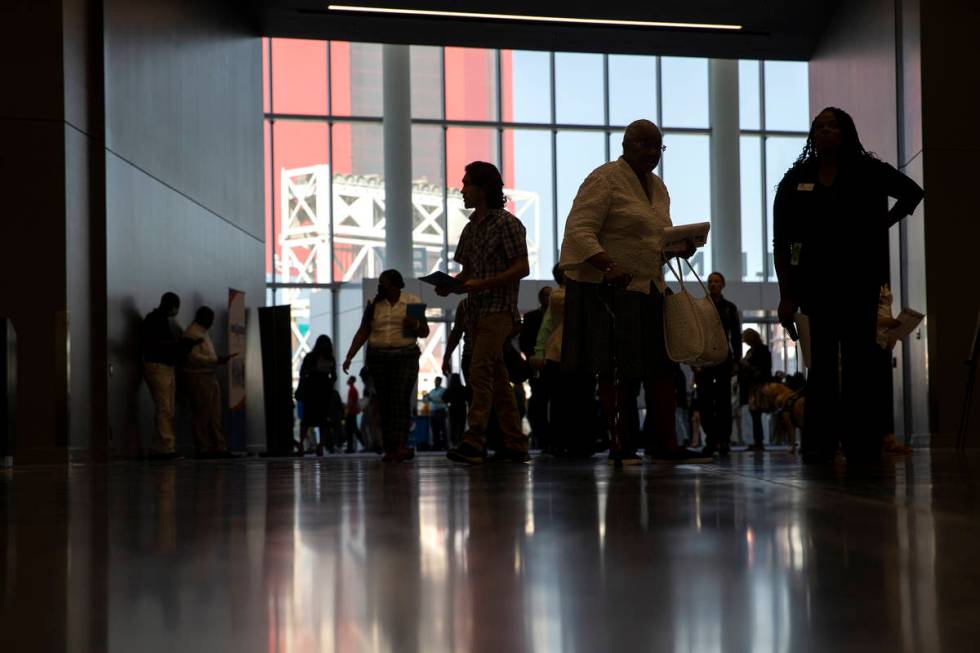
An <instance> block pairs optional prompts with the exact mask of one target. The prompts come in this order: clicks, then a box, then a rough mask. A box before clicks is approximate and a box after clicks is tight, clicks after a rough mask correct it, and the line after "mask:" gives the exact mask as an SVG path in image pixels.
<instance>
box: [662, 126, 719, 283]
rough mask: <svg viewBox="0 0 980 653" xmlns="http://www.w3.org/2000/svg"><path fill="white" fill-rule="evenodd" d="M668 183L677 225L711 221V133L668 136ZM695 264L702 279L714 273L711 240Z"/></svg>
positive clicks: (669, 134) (664, 164)
mask: <svg viewBox="0 0 980 653" xmlns="http://www.w3.org/2000/svg"><path fill="white" fill-rule="evenodd" d="M664 143H665V144H667V148H668V149H667V151H666V152H664V158H663V166H664V168H663V169H664V183H666V184H667V191H668V192H669V193H670V217H671V221H672V222H673V223H674V224H675V225H681V224H690V223H692V222H705V221H710V220H711V147H710V140H709V137H708V136H707V135H702V134H671V133H669V132H668V133H667V134H666V135H665V136H664ZM691 264H692V265H693V266H694V268H695V269H696V270H697V272H698V274H699V275H701V278H702V279H703V278H704V275H705V274H707V273H709V272H711V239H710V238H709V239H708V244H707V246H705V247H704V248H702V249H701V250H700V251H698V253H697V254H695V255H694V257H692V258H691Z"/></svg>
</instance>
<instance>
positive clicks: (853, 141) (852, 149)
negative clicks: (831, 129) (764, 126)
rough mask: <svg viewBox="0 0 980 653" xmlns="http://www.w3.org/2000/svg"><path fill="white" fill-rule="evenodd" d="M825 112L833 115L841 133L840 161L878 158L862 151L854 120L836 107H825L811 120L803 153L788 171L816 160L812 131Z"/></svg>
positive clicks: (864, 150)
mask: <svg viewBox="0 0 980 653" xmlns="http://www.w3.org/2000/svg"><path fill="white" fill-rule="evenodd" d="M827 111H830V112H831V113H832V114H834V118H836V119H837V127H838V128H839V129H840V132H841V159H842V160H844V161H854V160H860V159H877V158H878V157H877V156H876V155H875V153H874V152H869V151H868V150H866V149H864V145H862V144H861V139H860V138H859V137H858V133H857V127H856V126H855V125H854V119H853V118H851V115H850V114H849V113H847V112H846V111H844V110H843V109H840V108H838V107H826V108H824V109H822V110H821V111H820V113H818V114H817V116H816V117H815V118H814V119H813V122H811V123H810V132H809V133H808V134H807V137H806V145H804V146H803V151H802V152H800V156H799V157H797V159H796V162H795V163H794V164H793V166H792V167H791V168H790V170H796V169H797V168H799V167H800V166H803V165H805V164H807V163H810V162H811V161H814V160H816V158H817V151H816V149H815V148H814V147H813V131H814V128H815V127H816V124H817V118H819V117H820V116H821V115H822V114H823V113H824V112H827Z"/></svg>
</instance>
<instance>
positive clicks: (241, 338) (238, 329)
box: [228, 288, 246, 451]
mask: <svg viewBox="0 0 980 653" xmlns="http://www.w3.org/2000/svg"><path fill="white" fill-rule="evenodd" d="M245 345H246V342H245V293H244V292H242V291H241V290H235V289H234V288H229V289H228V353H229V354H238V355H237V356H235V357H234V358H232V359H231V360H230V361H228V409H229V416H230V419H229V426H230V429H229V433H228V435H229V438H228V440H229V441H228V444H229V448H230V449H231V450H232V451H244V450H245V439H246V437H245Z"/></svg>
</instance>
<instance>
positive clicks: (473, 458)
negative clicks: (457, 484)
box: [446, 442, 487, 465]
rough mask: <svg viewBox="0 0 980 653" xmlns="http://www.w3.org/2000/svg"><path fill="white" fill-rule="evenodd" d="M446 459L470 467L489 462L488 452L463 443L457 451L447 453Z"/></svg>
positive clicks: (451, 450) (452, 450)
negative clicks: (466, 464)
mask: <svg viewBox="0 0 980 653" xmlns="http://www.w3.org/2000/svg"><path fill="white" fill-rule="evenodd" d="M446 458H449V460H454V461H456V462H458V463H468V464H470V465H480V464H483V463H485V462H486V461H487V452H486V450H482V451H481V450H480V449H477V448H476V447H474V446H473V445H470V444H467V443H465V442H464V443H463V444H461V445H459V446H458V447H456V448H455V449H450V450H449V451H447V452H446Z"/></svg>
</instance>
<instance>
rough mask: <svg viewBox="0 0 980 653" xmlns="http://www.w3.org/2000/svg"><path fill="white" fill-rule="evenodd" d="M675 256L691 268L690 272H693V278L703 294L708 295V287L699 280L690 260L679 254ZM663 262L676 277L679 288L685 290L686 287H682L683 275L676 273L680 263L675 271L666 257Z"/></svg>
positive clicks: (679, 268)
mask: <svg viewBox="0 0 980 653" xmlns="http://www.w3.org/2000/svg"><path fill="white" fill-rule="evenodd" d="M676 258H677V259H678V260H679V261H684V262H685V263H687V267H688V268H689V269H690V270H691V274H693V275H694V278H695V279H697V280H698V284H700V286H701V290H703V291H704V296H705V297H707V296H708V295H710V293H709V292H708V289H707V288H706V287H705V285H704V282H703V281H701V277H699V276H698V272H697V270H695V269H694V266H693V265H691V262H690V261H688V260H687V259H686V258H682V257H680V256H677V257H676ZM665 262H666V263H667V267H669V268H670V271H671V273H673V275H674V278H675V279H677V283H678V284H679V285H680V287H681V290H683V291H686V290H687V288H685V287H684V277H682V276H681V275H680V274H678V272H679V271H680V270H681V264H680V263H678V264H677V271H675V270H674V266H673V265H671V264H670V259H667V260H666V261H665Z"/></svg>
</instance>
